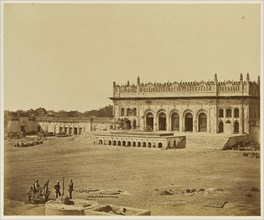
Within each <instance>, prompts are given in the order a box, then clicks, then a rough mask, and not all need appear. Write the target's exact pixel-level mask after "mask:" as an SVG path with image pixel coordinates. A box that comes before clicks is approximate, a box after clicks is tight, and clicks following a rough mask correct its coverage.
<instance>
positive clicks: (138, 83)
mask: <svg viewBox="0 0 264 220" xmlns="http://www.w3.org/2000/svg"><path fill="white" fill-rule="evenodd" d="M137 85H138V86H139V85H140V78H139V77H138V78H137Z"/></svg>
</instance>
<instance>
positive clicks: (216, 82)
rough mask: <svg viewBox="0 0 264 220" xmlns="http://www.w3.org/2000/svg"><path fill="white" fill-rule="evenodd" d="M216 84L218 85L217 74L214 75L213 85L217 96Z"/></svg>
mask: <svg viewBox="0 0 264 220" xmlns="http://www.w3.org/2000/svg"><path fill="white" fill-rule="evenodd" d="M217 84H218V80H217V73H215V75H214V85H215V93H216V95H217V90H218V88H217Z"/></svg>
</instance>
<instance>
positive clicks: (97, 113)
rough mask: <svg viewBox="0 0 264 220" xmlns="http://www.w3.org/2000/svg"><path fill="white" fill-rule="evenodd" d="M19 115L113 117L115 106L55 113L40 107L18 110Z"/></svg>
mask: <svg viewBox="0 0 264 220" xmlns="http://www.w3.org/2000/svg"><path fill="white" fill-rule="evenodd" d="M16 113H17V114H18V115H23V114H27V115H28V116H29V117H45V116H48V117H92V116H93V117H113V106H112V105H108V106H105V107H103V108H100V109H95V110H90V111H85V112H79V111H77V110H71V111H64V110H60V111H53V110H46V109H45V108H43V107H39V108H37V109H30V110H27V111H23V110H18V111H16Z"/></svg>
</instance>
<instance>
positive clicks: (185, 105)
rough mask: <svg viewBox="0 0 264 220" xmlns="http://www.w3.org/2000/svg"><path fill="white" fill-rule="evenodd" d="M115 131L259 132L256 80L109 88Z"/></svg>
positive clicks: (258, 89) (258, 97)
mask: <svg viewBox="0 0 264 220" xmlns="http://www.w3.org/2000/svg"><path fill="white" fill-rule="evenodd" d="M111 99H112V100H113V105H114V108H113V111H114V120H115V124H116V128H117V129H125V130H140V131H173V132H208V133H230V134H231V133H241V134H242V133H250V132H251V131H252V129H253V130H254V128H256V127H259V121H260V78H259V77H258V81H257V82H252V81H250V79H249V74H247V77H246V80H243V75H242V74H241V75H240V80H239V81H230V80H228V81H224V82H219V81H218V79H217V75H216V74H215V76H214V80H213V81H210V80H209V81H207V82H205V81H201V82H173V83H172V82H168V83H163V84H162V83H141V82H140V78H138V79H137V83H136V84H130V83H129V82H127V84H126V85H118V84H116V83H115V82H114V83H113V96H112V97H111Z"/></svg>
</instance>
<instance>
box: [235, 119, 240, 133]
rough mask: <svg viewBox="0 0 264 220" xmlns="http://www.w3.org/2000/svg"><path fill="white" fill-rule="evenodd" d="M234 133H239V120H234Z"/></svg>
mask: <svg viewBox="0 0 264 220" xmlns="http://www.w3.org/2000/svg"><path fill="white" fill-rule="evenodd" d="M234 133H236V134H238V133H239V122H238V121H235V122H234Z"/></svg>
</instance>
